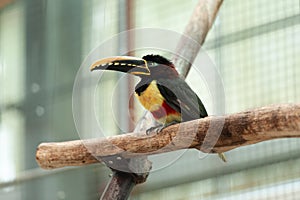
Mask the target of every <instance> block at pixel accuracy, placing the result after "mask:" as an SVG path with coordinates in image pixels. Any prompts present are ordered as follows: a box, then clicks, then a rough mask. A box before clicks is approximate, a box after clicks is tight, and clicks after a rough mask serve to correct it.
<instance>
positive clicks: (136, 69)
mask: <svg viewBox="0 0 300 200" xmlns="http://www.w3.org/2000/svg"><path fill="white" fill-rule="evenodd" d="M90 70H91V71H94V70H113V71H119V72H125V73H129V74H133V75H136V76H139V77H141V78H152V79H156V78H160V77H162V78H172V77H177V76H178V73H177V71H176V69H175V67H174V65H173V63H172V62H171V61H169V60H168V59H166V58H164V57H162V56H160V55H146V56H144V57H143V58H137V57H131V56H116V57H109V58H104V59H101V60H98V61H96V62H95V63H94V64H92V66H91V67H90Z"/></svg>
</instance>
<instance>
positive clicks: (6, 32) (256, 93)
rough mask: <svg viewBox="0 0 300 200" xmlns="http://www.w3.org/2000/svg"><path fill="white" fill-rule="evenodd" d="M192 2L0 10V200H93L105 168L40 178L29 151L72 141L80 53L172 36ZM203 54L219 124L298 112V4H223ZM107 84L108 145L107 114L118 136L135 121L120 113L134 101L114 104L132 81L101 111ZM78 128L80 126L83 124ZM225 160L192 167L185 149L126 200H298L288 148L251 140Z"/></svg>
mask: <svg viewBox="0 0 300 200" xmlns="http://www.w3.org/2000/svg"><path fill="white" fill-rule="evenodd" d="M196 3H197V1H196V0H191V1H180V0H164V1H159V0H152V1H146V0H138V1H135V0H109V1H108V0H90V1H82V0H64V1H62V0H0V91H1V92H0V199H10V200H21V199H22V200H24V199H28V200H29V199H30V200H33V199H34V200H35V199H49V200H50V199H51V200H53V199H72V200H76V199H78V200H81V199H91V200H92V199H98V198H99V197H100V195H101V193H102V191H103V190H104V188H105V186H106V184H107V181H108V180H109V174H110V170H108V169H107V168H106V167H105V166H103V165H102V164H95V165H91V166H87V167H78V168H75V167H69V168H63V169H58V170H52V171H46V170H42V169H40V168H39V167H38V165H37V163H36V161H35V151H36V147H37V146H38V145H39V144H40V143H41V142H58V141H66V140H75V139H79V135H78V133H77V131H76V128H75V124H74V121H73V115H72V89H73V83H74V80H75V77H76V73H77V71H78V69H79V67H80V65H81V63H82V62H83V60H84V59H85V57H86V56H87V55H88V54H89V52H91V51H92V50H93V49H94V48H96V47H98V46H99V45H100V44H101V43H102V42H103V41H105V40H107V39H109V38H110V37H112V36H114V35H115V34H117V33H119V32H121V31H125V30H127V29H132V28H146V27H152V28H161V29H169V30H172V31H177V32H179V33H182V32H183V30H184V27H185V25H186V24H187V22H188V20H189V18H190V16H191V14H192V11H193V8H194V7H195V5H196ZM139 37H142V36H139ZM162 37H167V36H162ZM124 40H125V42H124ZM124 40H121V41H119V43H117V44H116V45H115V46H114V47H113V48H114V49H115V51H116V52H115V54H116V55H118V52H119V49H121V48H125V47H126V46H127V45H128V43H127V42H126V41H127V40H126V38H125V39H124ZM131 40H134V38H133V39H132V38H131ZM203 48H204V49H205V51H206V52H207V53H208V55H209V56H210V58H211V59H212V61H213V62H214V63H215V64H216V67H217V70H218V71H219V73H220V76H221V78H222V81H223V86H224V91H225V113H226V114H228V113H234V112H239V111H244V110H247V109H251V108H254V107H260V106H265V105H270V104H278V103H293V102H295V103H297V102H298V103H299V102H300V89H299V88H298V86H299V85H300V78H299V77H300V57H299V55H300V7H299V1H298V0H286V1H276V2H271V1H269V0H252V1H238V0H226V1H225V2H224V3H223V5H222V7H221V9H220V12H219V14H218V17H217V19H216V21H215V24H214V26H213V27H212V30H211V31H210V32H209V35H208V36H207V39H206V42H205V45H204V46H203ZM153 53H155V52H153ZM192 74H193V71H191V75H189V76H188V78H187V81H188V82H189V83H190V84H191V86H192V88H193V89H194V90H195V91H197V93H198V94H199V96H200V97H201V99H202V100H203V102H204V104H205V105H206V106H207V110H208V111H209V114H217V113H216V112H214V111H213V108H212V107H213V105H212V103H211V101H210V98H211V97H210V96H209V94H207V93H206V92H205V90H201V87H203V85H205V84H200V83H199V84H198V82H199V80H198V79H197V77H198V76H193V75H192ZM119 76H120V75H119V74H118V73H109V74H107V75H105V76H104V77H103V79H102V83H101V85H99V87H100V88H101V91H102V92H101V93H99V96H98V98H100V99H102V101H101V104H100V105H99V110H100V112H99V120H100V121H101V124H102V125H103V126H104V127H105V128H104V129H105V131H106V132H107V133H108V134H110V135H113V134H119V133H120V130H119V129H120V127H118V126H117V125H118V123H116V119H115V117H113V116H114V115H115V114H117V116H119V118H120V119H121V120H119V123H121V125H122V127H123V128H122V130H123V131H121V132H126V131H130V130H133V128H134V123H132V121H133V122H136V121H138V116H139V114H138V113H140V112H137V114H136V116H132V119H133V120H128V119H127V118H126V117H124V116H127V114H125V115H124V112H126V111H124V110H123V109H122V108H124V106H125V107H128V106H129V107H131V108H136V110H141V107H140V106H139V105H138V103H137V102H131V103H129V104H128V103H125V104H124V101H122V98H127V99H128V98H129V96H130V94H132V88H133V87H134V81H136V80H135V79H128V81H127V83H126V84H127V85H125V86H123V87H122V88H121V89H120V91H122V92H120V98H118V99H119V102H117V104H116V105H120V106H119V107H114V109H116V111H115V112H116V113H115V114H114V113H112V111H111V102H110V98H109V95H110V91H111V90H112V89H114V88H115V85H116V82H117V81H118V79H119ZM204 76H205V74H204ZM201 91H202V92H201ZM106 92H107V93H106ZM101 95H102V96H101ZM122 95H123V96H122ZM117 101H118V100H117ZM126 102H128V101H126ZM84 106H86V105H85V104H84V103H83V104H82V105H78V107H80V108H82V109H84ZM82 123H85V124H83V125H85V126H89V124H88V120H83V121H82ZM226 156H227V158H228V163H222V161H221V160H220V159H218V157H217V156H215V155H209V156H206V157H205V158H202V156H200V154H199V152H197V151H196V150H189V151H187V152H185V154H184V155H183V156H181V157H180V158H179V159H178V160H176V161H175V162H174V163H172V165H170V166H167V167H165V168H162V169H160V170H156V171H154V172H153V173H151V174H150V176H149V178H148V180H147V182H146V183H144V184H142V185H140V186H138V187H137V188H135V190H134V191H133V193H132V196H131V199H143V200H144V199H195V200H196V199H205V200H206V199H221V200H229V199H230V200H231V199H232V200H233V199H234V200H235V199H243V200H245V199H252V200H254V199H255V200H261V199H285V200H286V199H299V197H298V196H299V192H300V167H299V166H300V139H280V140H273V141H268V142H263V143H259V144H255V145H251V146H248V147H242V148H239V149H235V150H232V151H230V152H228V153H226Z"/></svg>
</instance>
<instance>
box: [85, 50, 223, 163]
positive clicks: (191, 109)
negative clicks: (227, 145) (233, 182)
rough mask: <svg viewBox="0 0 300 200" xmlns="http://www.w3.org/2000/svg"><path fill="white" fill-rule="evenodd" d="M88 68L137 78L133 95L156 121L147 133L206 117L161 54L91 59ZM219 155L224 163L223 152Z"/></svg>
mask: <svg viewBox="0 0 300 200" xmlns="http://www.w3.org/2000/svg"><path fill="white" fill-rule="evenodd" d="M90 70H91V71H94V70H112V71H119V72H124V73H128V74H132V75H135V76H138V77H139V78H140V81H139V82H138V83H137V85H136V86H135V94H136V97H137V99H138V100H139V102H140V103H141V104H142V105H143V107H144V108H145V109H146V110H148V111H150V112H151V114H152V116H153V118H154V119H155V120H156V121H157V122H158V123H159V124H160V125H159V126H158V127H152V128H150V129H148V130H147V132H152V131H153V130H156V132H159V131H161V130H162V129H164V128H166V127H168V126H170V125H172V124H176V123H180V122H186V121H190V120H195V119H199V118H204V117H207V116H208V114H207V111H206V109H205V107H204V105H203V103H202V101H201V100H200V98H199V97H198V95H197V94H196V93H195V92H194V91H193V90H192V89H191V88H190V86H189V85H188V84H187V82H186V81H185V80H184V79H183V78H182V77H180V75H179V73H178V72H177V70H176V68H175V66H174V64H173V63H172V62H171V61H170V60H168V59H167V58H165V57H163V56H161V55H155V54H149V55H145V56H143V57H142V58H139V57H133V56H113V57H108V58H104V59H101V60H98V61H96V62H94V63H93V64H92V65H91V66H90ZM219 157H220V158H221V159H222V160H223V161H224V162H226V158H225V155H224V154H223V153H219Z"/></svg>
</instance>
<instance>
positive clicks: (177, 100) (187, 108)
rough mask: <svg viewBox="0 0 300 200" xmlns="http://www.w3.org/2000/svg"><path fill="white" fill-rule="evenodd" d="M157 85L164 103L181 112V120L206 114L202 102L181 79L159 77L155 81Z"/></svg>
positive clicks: (201, 116) (197, 117)
mask: <svg viewBox="0 0 300 200" xmlns="http://www.w3.org/2000/svg"><path fill="white" fill-rule="evenodd" d="M157 87H158V89H159V91H160V93H161V94H162V96H163V97H164V98H165V100H166V103H167V104H168V105H169V106H170V107H171V108H173V109H174V110H176V111H177V112H180V113H181V117H182V121H189V120H193V119H199V118H203V117H206V116H207V112H206V110H205V107H204V105H203V103H202V102H201V100H200V99H199V97H198V96H197V94H196V93H195V92H194V91H193V90H192V89H191V88H190V86H189V85H188V84H187V83H186V82H185V81H184V80H183V79H181V78H177V79H176V80H174V79H161V80H158V81H157Z"/></svg>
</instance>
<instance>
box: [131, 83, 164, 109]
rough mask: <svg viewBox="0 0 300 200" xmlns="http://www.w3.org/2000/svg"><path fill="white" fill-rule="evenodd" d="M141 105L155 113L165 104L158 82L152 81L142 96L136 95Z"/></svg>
mask: <svg viewBox="0 0 300 200" xmlns="http://www.w3.org/2000/svg"><path fill="white" fill-rule="evenodd" d="M136 96H137V98H138V99H139V101H140V102H141V104H142V105H143V106H144V107H145V108H146V109H147V110H149V111H155V110H157V109H159V107H160V106H161V105H162V104H163V102H164V98H163V96H162V95H161V94H160V92H159V89H158V88H157V85H156V81H152V82H151V83H150V84H149V86H148V87H147V89H146V90H145V91H143V92H142V93H141V94H140V96H139V95H136Z"/></svg>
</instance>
